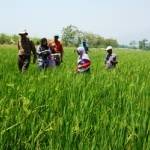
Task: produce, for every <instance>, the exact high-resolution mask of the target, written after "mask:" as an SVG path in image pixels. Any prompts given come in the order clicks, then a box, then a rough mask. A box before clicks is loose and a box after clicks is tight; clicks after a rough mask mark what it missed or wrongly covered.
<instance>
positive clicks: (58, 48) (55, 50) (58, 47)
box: [49, 35, 64, 65]
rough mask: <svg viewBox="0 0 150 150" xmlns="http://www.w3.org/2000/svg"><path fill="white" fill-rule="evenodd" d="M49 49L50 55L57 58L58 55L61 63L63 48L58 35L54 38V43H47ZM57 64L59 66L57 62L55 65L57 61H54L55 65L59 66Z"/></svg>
mask: <svg viewBox="0 0 150 150" xmlns="http://www.w3.org/2000/svg"><path fill="white" fill-rule="evenodd" d="M49 47H50V49H51V50H52V54H56V55H55V56H57V54H58V56H59V55H60V62H63V53H64V50H63V46H62V44H61V42H60V41H59V36H58V35H55V36H54V41H53V42H50V43H49ZM59 64H60V63H59V61H58V63H57V60H56V65H59Z"/></svg>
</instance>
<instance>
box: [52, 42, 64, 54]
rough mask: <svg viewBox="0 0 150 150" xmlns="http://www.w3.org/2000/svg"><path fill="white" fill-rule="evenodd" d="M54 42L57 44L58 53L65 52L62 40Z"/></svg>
mask: <svg viewBox="0 0 150 150" xmlns="http://www.w3.org/2000/svg"><path fill="white" fill-rule="evenodd" d="M54 44H55V46H54V51H55V52H56V53H62V52H63V46H62V44H61V42H60V41H54Z"/></svg>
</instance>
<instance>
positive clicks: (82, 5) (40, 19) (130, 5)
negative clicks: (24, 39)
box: [0, 0, 150, 44]
mask: <svg viewBox="0 0 150 150" xmlns="http://www.w3.org/2000/svg"><path fill="white" fill-rule="evenodd" d="M148 14H150V0H0V18H1V22H0V33H8V34H17V33H18V32H19V31H20V30H23V29H27V30H28V32H29V34H30V36H38V37H53V35H54V34H61V30H62V28H63V27H64V26H67V25H70V24H72V25H75V26H77V27H78V28H79V29H81V30H83V31H87V32H93V33H97V34H100V35H101V36H104V37H105V38H115V39H117V40H118V41H119V43H120V44H128V43H129V42H130V41H132V40H137V41H138V40H141V39H143V38H147V39H148V40H150V19H149V16H148Z"/></svg>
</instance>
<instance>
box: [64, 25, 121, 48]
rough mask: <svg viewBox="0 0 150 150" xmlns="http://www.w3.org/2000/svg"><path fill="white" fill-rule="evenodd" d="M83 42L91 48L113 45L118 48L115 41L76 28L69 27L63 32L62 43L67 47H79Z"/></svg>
mask: <svg viewBox="0 0 150 150" xmlns="http://www.w3.org/2000/svg"><path fill="white" fill-rule="evenodd" d="M83 40H87V41H88V43H89V45H90V47H93V48H97V47H106V46H108V45H112V46H113V47H118V42H117V40H115V39H105V38H103V37H101V36H100V35H98V34H93V33H89V32H83V31H80V30H79V29H78V28H77V27H76V26H72V25H69V26H67V27H64V28H63V30H62V41H63V44H64V45H65V46H79V44H81V42H82V41H83Z"/></svg>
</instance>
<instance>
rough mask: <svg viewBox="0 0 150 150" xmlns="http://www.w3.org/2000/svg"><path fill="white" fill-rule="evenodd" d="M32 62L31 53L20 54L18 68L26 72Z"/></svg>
mask: <svg viewBox="0 0 150 150" xmlns="http://www.w3.org/2000/svg"><path fill="white" fill-rule="evenodd" d="M29 64H30V55H19V56H18V68H19V71H20V72H24V71H26V70H27V69H28V67H29Z"/></svg>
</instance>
